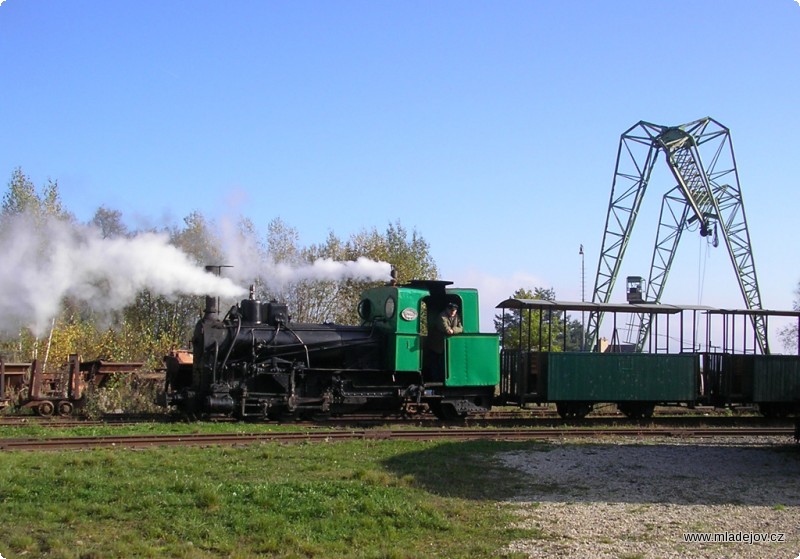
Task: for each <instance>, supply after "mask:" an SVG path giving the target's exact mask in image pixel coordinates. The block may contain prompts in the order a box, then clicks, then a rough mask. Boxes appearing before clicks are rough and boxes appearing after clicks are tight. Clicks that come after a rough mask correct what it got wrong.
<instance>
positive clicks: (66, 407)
mask: <svg viewBox="0 0 800 559" xmlns="http://www.w3.org/2000/svg"><path fill="white" fill-rule="evenodd" d="M73 409H74V406H73V405H72V402H67V401H66V400H62V401H61V402H59V403H58V415H63V416H67V415H72V410H73Z"/></svg>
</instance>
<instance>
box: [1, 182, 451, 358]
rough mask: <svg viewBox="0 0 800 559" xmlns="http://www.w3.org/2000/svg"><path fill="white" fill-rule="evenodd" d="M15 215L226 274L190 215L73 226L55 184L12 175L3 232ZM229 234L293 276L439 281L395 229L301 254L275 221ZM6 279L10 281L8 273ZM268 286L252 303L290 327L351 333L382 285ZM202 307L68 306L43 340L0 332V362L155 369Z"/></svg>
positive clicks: (174, 303)
mask: <svg viewBox="0 0 800 559" xmlns="http://www.w3.org/2000/svg"><path fill="white" fill-rule="evenodd" d="M21 215H24V216H26V218H27V219H32V220H46V219H50V220H58V221H60V222H64V223H68V224H76V225H88V226H92V227H94V228H96V229H97V230H98V231H99V233H100V235H101V236H102V237H103V238H104V239H114V238H121V237H133V236H136V235H138V234H141V233H152V232H157V233H161V234H166V235H168V237H169V242H170V243H171V244H173V245H174V246H175V247H177V248H179V249H180V250H182V251H183V252H184V253H186V254H187V255H188V256H189V257H190V258H191V259H192V260H193V261H195V262H196V263H197V264H198V266H204V265H207V264H224V251H223V239H222V235H221V233H220V228H219V227H218V226H217V224H216V223H214V221H213V220H210V219H209V218H207V217H206V216H205V215H203V214H202V213H201V212H199V211H194V212H191V213H190V214H189V215H187V216H186V217H184V218H183V220H182V222H181V223H180V224H179V225H165V226H163V227H162V228H161V229H156V228H151V229H147V230H132V229H130V228H128V227H127V226H126V224H125V221H124V219H123V218H124V216H123V214H122V212H121V211H119V210H116V209H112V208H108V207H100V208H98V209H97V210H96V211H95V213H94V216H93V217H92V219H91V220H90V221H89V222H88V223H86V224H79V223H78V220H77V219H76V218H75V216H74V215H73V214H72V213H71V212H70V211H69V210H68V208H65V207H64V204H63V202H62V200H61V196H60V193H59V188H58V182H57V181H52V180H48V181H47V183H46V184H45V185H43V186H42V187H41V188H38V189H37V188H36V186H35V185H34V184H33V182H32V181H31V180H30V178H29V177H28V176H26V175H25V173H24V172H23V171H22V169H21V168H17V169H15V170H14V171H13V173H12V176H11V179H10V181H9V183H8V188H7V190H6V192H5V194H4V196H3V200H2V207H0V226H2V225H3V224H4V223H6V222H7V221H9V220H10V219H11V218H13V217H14V216H21ZM235 227H236V232H235V235H236V239H237V241H238V242H239V243H241V244H242V246H246V247H247V250H249V251H251V252H253V253H256V254H252V255H251V256H252V258H253V260H254V261H256V260H258V261H262V260H263V261H269V262H272V263H274V264H276V265H277V264H282V265H285V266H289V267H291V266H303V265H308V264H311V263H313V262H315V261H317V260H319V259H330V260H332V261H336V262H341V261H355V260H356V259H358V258H367V259H370V260H372V261H382V262H389V263H391V264H392V266H393V267H394V268H395V269H396V271H397V275H398V277H399V278H400V280H401V281H406V280H409V279H417V278H418V279H436V278H437V277H438V273H439V272H438V269H437V267H436V263H435V261H434V259H433V257H432V255H431V251H430V245H429V244H428V242H427V241H426V240H425V239H424V238H423V237H422V235H420V234H419V233H418V232H417V231H408V230H407V229H406V228H405V227H404V226H403V225H402V224H401V223H400V222H399V221H397V222H394V223H389V224H388V225H387V227H386V229H385V230H382V231H379V230H378V229H377V228H374V227H373V228H371V229H363V230H361V231H359V232H357V233H354V234H352V235H351V236H350V237H348V238H346V239H343V238H341V237H339V236H337V235H336V234H335V233H334V232H330V233H329V234H328V236H327V238H326V239H325V240H324V241H323V242H321V243H317V244H311V245H308V246H304V245H302V244H301V243H300V240H299V239H300V235H299V232H298V231H297V229H295V228H294V227H292V226H291V225H289V224H288V223H286V222H285V221H283V220H282V219H281V218H280V217H275V218H273V219H272V220H271V221H269V223H268V224H267V225H266V232H265V233H263V234H262V233H260V232H259V230H258V227H257V224H255V223H254V222H253V221H252V220H250V219H248V218H246V217H241V218H240V219H239V220H238V222H237V223H236V225H235ZM30 257H31V258H35V257H36V255H31V256H30ZM77 265H80V264H79V263H77ZM111 272H112V273H113V271H111ZM4 273H8V274H13V273H15V271H14V270H5V272H4ZM265 273H268V272H265ZM267 279H268V278H260V277H254V278H253V282H254V288H255V295H256V297H257V298H259V299H261V300H263V301H267V300H280V301H283V302H286V303H287V304H288V305H289V308H290V312H291V315H292V319H293V320H295V321H298V322H300V321H302V322H306V321H307V322H337V323H341V324H357V323H358V316H357V310H356V309H357V303H358V297H359V293H360V292H361V291H362V290H363V289H365V288H367V287H370V286H371V285H374V284H377V283H380V282H369V281H365V280H358V279H341V280H314V279H304V280H298V281H292V282H289V283H286V284H282V285H279V286H277V287H275V286H274V285H272V284H271V283H270V282H269V281H266V280H267ZM262 280H263V281H262ZM98 281H102V280H98ZM4 296H5V297H9V298H13V297H14V296H15V295H14V294H13V293H5V294H4ZM204 303H205V301H204V298H203V297H202V296H178V297H165V296H160V295H157V294H155V293H153V292H151V291H148V290H146V289H144V290H141V291H140V292H138V293H137V294H136V298H135V301H134V302H133V303H132V304H130V305H127V306H125V307H124V308H123V309H121V310H119V311H115V312H112V313H107V312H103V313H99V312H96V311H95V309H94V308H93V305H92V304H91V302H82V301H77V300H71V299H70V298H68V297H65V298H64V300H63V301H62V302H61V309H60V312H59V313H58V314H57V316H55V317H54V318H53V320H52V324H51V327H50V329H49V332H47V334H46V335H40V336H35V335H34V334H33V333H32V332H31V331H30V330H28V329H27V328H21V329H20V330H19V331H13V332H3V333H2V338H1V339H0V354H1V355H2V356H3V358H4V359H5V361H6V362H14V361H19V362H27V361H29V360H31V359H39V360H42V361H44V362H46V363H49V364H50V365H51V366H53V367H57V366H59V365H60V364H62V363H64V362H66V360H67V357H68V356H69V354H71V353H79V354H80V355H81V356H82V357H83V358H84V359H107V360H113V361H120V362H126V361H132V362H139V361H142V362H145V363H146V364H147V365H148V366H151V367H157V366H159V365H160V358H161V356H163V355H166V353H167V352H169V351H170V350H172V349H176V348H182V347H188V346H189V344H190V340H191V335H192V330H193V327H194V324H195V322H196V321H197V319H198V318H199V317H200V314H201V312H202V310H203V307H204Z"/></svg>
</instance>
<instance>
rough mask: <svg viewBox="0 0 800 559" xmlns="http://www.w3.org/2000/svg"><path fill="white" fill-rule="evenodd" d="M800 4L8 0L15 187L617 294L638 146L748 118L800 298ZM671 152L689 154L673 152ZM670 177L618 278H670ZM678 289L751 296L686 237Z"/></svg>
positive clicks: (6, 158) (4, 48)
mask: <svg viewBox="0 0 800 559" xmlns="http://www.w3.org/2000/svg"><path fill="white" fill-rule="evenodd" d="M799 65H800V5H798V3H797V2H796V1H795V0H761V1H758V2H754V1H751V0H724V1H723V0H700V1H698V0H675V1H672V2H668V3H667V2H658V3H656V2H647V1H642V0H635V1H634V0H630V1H623V0H620V1H607V2H595V1H588V0H587V1H583V0H576V1H572V2H563V1H544V0H542V1H534V0H529V1H524V2H520V1H504V2H478V1H465V0H460V1H444V0H443V1H434V2H430V1H429V2H415V1H402V2H399V1H398V2H379V1H371V2H366V1H364V2H359V1H291V2H289V1H285V2H270V1H234V2H219V1H217V2H211V1H206V0H194V1H191V2H189V1H169V2H156V1H155V0H149V1H144V2H142V1H138V2H132V1H126V0H117V1H113V2H108V1H102V0H79V1H52V0H51V1H37V0H24V1H23V0H5V1H4V2H2V3H0V76H1V77H2V84H3V85H2V89H0V91H1V92H2V93H1V95H2V103H1V104H0V179H1V180H3V181H4V182H6V183H7V181H8V179H10V177H11V173H12V171H13V169H14V168H16V167H22V169H23V171H24V172H25V173H26V174H27V175H28V176H29V177H30V178H31V179H32V180H33V181H34V182H35V183H36V184H37V185H42V184H44V183H45V182H46V180H47V179H48V178H51V179H55V180H58V183H59V187H60V191H61V194H62V197H63V200H64V202H65V204H66V206H67V207H68V208H69V209H70V210H71V211H72V212H74V213H75V214H76V215H77V217H78V218H79V219H81V220H89V219H90V218H91V217H92V215H93V214H94V212H95V210H96V209H97V208H98V207H100V206H106V207H109V208H112V209H117V210H119V211H121V212H122V213H123V215H124V217H125V219H126V221H128V222H129V223H130V224H131V225H132V226H136V225H137V224H142V223H150V224H152V223H178V222H179V221H180V220H181V219H182V218H183V217H184V216H186V215H188V214H189V213H190V212H192V211H196V210H197V211H200V212H202V213H204V214H205V215H206V216H208V217H210V218H214V219H216V220H220V219H222V218H223V217H225V216H226V215H227V216H238V215H245V216H247V217H249V218H251V219H252V220H253V221H254V222H255V223H256V224H257V225H259V226H261V227H264V228H265V227H266V224H267V223H268V222H269V221H270V220H272V219H273V218H276V217H280V218H281V219H283V220H284V221H285V222H286V223H288V224H289V225H291V226H293V227H295V228H296V229H297V230H298V231H299V232H300V236H301V241H302V242H303V243H304V244H311V243H316V242H322V241H324V239H325V237H326V235H327V234H328V232H329V231H333V232H334V233H336V234H337V236H339V237H342V238H347V237H349V236H350V234H352V233H355V232H357V231H360V230H362V229H364V228H372V227H377V228H378V229H379V230H383V229H384V228H385V227H386V226H387V225H388V223H389V222H395V221H400V223H401V224H402V225H403V226H405V227H406V228H407V229H409V230H414V229H416V230H417V231H418V232H419V233H420V234H421V235H422V236H423V237H424V238H425V239H426V240H427V241H428V242H429V243H430V245H431V249H432V254H433V257H434V258H435V260H436V262H437V264H438V265H439V267H440V271H441V275H442V277H443V279H449V280H452V281H454V282H455V283H456V284H458V285H460V286H465V287H469V286H475V287H479V288H480V289H481V290H482V298H483V303H484V307H485V308H486V309H489V310H488V311H486V310H485V311H484V312H491V308H492V307H493V306H494V305H495V304H496V303H497V302H498V301H500V300H501V299H503V298H505V297H507V296H510V295H511V293H512V292H513V291H514V290H515V289H517V288H518V287H527V288H532V287H552V288H554V289H555V291H556V294H557V296H558V298H560V299H566V300H580V298H581V259H580V256H579V254H578V248H579V246H580V245H581V244H583V245H584V249H585V253H586V255H585V270H586V271H585V277H586V280H585V281H586V288H585V291H586V297H587V299H590V298H591V289H592V287H593V285H594V276H595V272H596V268H597V262H598V258H599V252H600V248H601V243H602V235H603V229H604V225H605V218H606V213H607V210H608V203H609V194H610V191H611V181H612V178H613V173H614V165H615V162H616V154H617V148H618V145H619V137H620V134H622V133H623V132H624V131H625V130H627V129H628V128H630V127H631V126H633V125H634V124H636V123H637V122H638V121H640V120H646V121H649V122H653V123H657V124H664V125H678V124H683V123H686V122H690V121H693V120H696V119H699V118H703V117H706V116H710V117H712V118H714V119H716V120H718V121H719V122H721V123H722V124H723V125H725V126H727V127H728V128H730V130H731V135H732V139H733V146H734V149H735V153H736V161H737V166H738V170H739V177H740V183H741V187H742V192H743V196H744V202H745V209H746V212H747V218H748V223H749V228H750V234H751V239H752V243H753V247H754V256H755V263H756V270H757V274H758V279H759V283H760V286H761V292H762V301H763V304H764V306H765V307H769V308H789V307H790V306H791V304H792V301H793V300H794V299H795V294H794V291H795V289H796V287H797V285H798V281H799V280H800V259H798V256H800V241H798V235H797V233H796V220H797V210H798V202H800V195H798V177H800V168H798V167H799V166H800V163H798V162H799V161H800V157H798V155H797V141H796V138H797V131H798V130H800V110H798V102H800V87H799V85H800V71H798V70H800V68H798V66H799ZM662 164H663V161H662ZM662 171H663V170H658V169H657V170H656V173H655V174H654V176H653V180H652V181H651V184H650V186H649V188H648V193H647V198H646V200H645V204H644V207H643V208H642V212H641V214H640V217H639V220H638V222H637V227H636V229H635V231H634V236H633V238H632V240H631V245H630V248H629V251H628V254H627V255H626V256H625V259H624V263H623V268H622V271H621V278H622V281H619V282H618V286H617V287H618V290H616V291H615V293H616V292H617V291H619V295H618V296H615V298H614V299H615V300H622V299H623V298H624V296H623V295H622V293H621V290H620V289H621V287H622V283H624V277H625V276H626V275H643V276H647V273H648V268H649V265H650V256H651V252H652V247H653V243H654V240H655V231H656V225H657V220H658V208H659V204H660V199H661V196H662V194H663V193H665V192H666V191H667V190H669V189H670V188H672V186H673V183H672V182H671V180H670V179H669V178H668V176H667V173H666V171H663V172H662ZM664 302H667V303H674V304H681V303H702V304H708V305H716V306H730V307H742V306H743V303H742V301H741V296H740V295H739V292H738V287H737V285H736V282H735V276H734V273H733V269H732V266H731V264H730V260H729V258H728V256H727V254H726V253H725V252H724V249H723V248H722V247H720V248H718V249H715V250H708V249H707V246H706V243H705V241H704V240H701V239H700V238H699V236H689V235H687V236H685V237H684V239H683V241H682V245H681V247H680V250H679V254H678V259H677V261H676V262H675V264H674V267H673V273H672V275H671V276H670V278H669V281H668V283H667V288H666V291H665V296H664Z"/></svg>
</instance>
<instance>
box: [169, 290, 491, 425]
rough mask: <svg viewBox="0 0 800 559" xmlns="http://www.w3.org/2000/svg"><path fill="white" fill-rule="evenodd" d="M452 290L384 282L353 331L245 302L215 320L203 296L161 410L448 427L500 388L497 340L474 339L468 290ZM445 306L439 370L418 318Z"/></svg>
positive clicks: (472, 293) (473, 298)
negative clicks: (421, 415)
mask: <svg viewBox="0 0 800 559" xmlns="http://www.w3.org/2000/svg"><path fill="white" fill-rule="evenodd" d="M451 283H452V282H447V281H433V280H431V281H427V280H415V281H412V282H410V283H407V284H403V285H396V284H394V283H393V282H392V283H390V284H387V285H384V286H379V287H374V288H371V289H368V290H366V291H365V292H364V293H363V294H362V296H361V300H360V302H359V305H358V312H359V316H360V318H361V325H360V326H345V325H337V324H310V323H295V322H293V321H292V320H291V316H290V314H289V309H288V308H287V306H286V305H284V304H280V303H277V302H274V301H271V302H266V303H263V302H261V301H259V300H257V299H256V298H255V297H254V295H253V292H252V290H251V295H250V298H249V299H244V300H242V301H241V302H240V303H239V304H238V305H234V306H233V307H232V308H231V309H230V310H229V311H228V312H227V313H226V314H225V315H224V316H222V317H221V316H220V311H219V301H218V300H217V299H215V298H213V297H207V298H206V309H205V312H204V316H203V318H202V319H201V320H200V321H199V322H198V323H197V325H196V327H195V331H194V336H193V341H192V346H193V351H192V353H193V359H192V363H191V364H188V363H184V364H180V363H176V362H173V363H172V364H170V362H168V363H167V394H168V402H169V403H170V404H171V405H173V406H175V407H176V408H177V409H178V410H179V411H181V412H183V413H184V414H186V415H187V416H190V417H209V416H230V417H235V418H270V419H277V418H280V417H283V416H287V415H291V416H313V415H318V414H330V415H337V414H345V413H358V412H370V411H372V412H382V413H391V412H397V413H402V412H416V411H420V410H421V409H425V408H429V409H430V410H432V411H433V412H434V413H435V414H436V415H437V416H438V417H440V418H444V419H451V418H457V417H462V416H465V415H467V414H468V413H474V412H482V411H488V410H489V409H490V407H491V405H492V400H493V397H494V391H495V387H496V385H497V384H498V383H499V374H500V372H499V367H500V366H499V359H498V355H499V338H498V336H497V335H496V334H482V333H480V332H479V331H478V328H479V326H478V325H479V316H478V312H479V311H478V292H477V291H476V290H475V289H455V288H448V286H449V285H451ZM451 303H453V304H455V305H457V307H458V312H459V314H460V316H461V318H462V323H463V328H464V331H463V333H462V334H459V335H458V336H452V337H448V338H446V339H445V352H444V364H443V365H444V371H443V376H442V375H441V374H440V373H439V370H440V367H435V366H433V363H434V362H435V360H436V358H437V356H435V355H433V354H432V348H431V347H429V345H430V344H426V342H427V341H428V336H427V334H428V324H427V318H428V317H436V316H438V315H439V313H440V312H441V311H442V310H443V309H444V308H445V307H446V306H447V305H448V304H451Z"/></svg>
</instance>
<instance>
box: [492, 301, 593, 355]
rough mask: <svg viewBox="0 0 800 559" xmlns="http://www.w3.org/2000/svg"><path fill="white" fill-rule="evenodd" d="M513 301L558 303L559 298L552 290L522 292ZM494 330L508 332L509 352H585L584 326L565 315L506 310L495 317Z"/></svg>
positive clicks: (504, 339)
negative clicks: (528, 300) (583, 348)
mask: <svg viewBox="0 0 800 559" xmlns="http://www.w3.org/2000/svg"><path fill="white" fill-rule="evenodd" d="M511 298H512V299H541V300H544V301H555V300H556V294H555V291H554V290H553V289H552V288H550V289H545V288H541V287H536V288H534V289H533V290H530V289H525V288H520V289H517V290H516V291H515V292H514V294H513V295H512V296H511ZM565 322H566V338H565V335H564V331H565V330H564V326H565ZM494 326H495V330H496V331H497V332H498V333H501V332H504V338H503V344H504V348H505V349H517V348H519V347H523V348H528V347H529V348H530V349H532V350H534V351H579V350H580V348H581V335H582V331H583V328H582V326H581V323H580V321H578V320H570V319H569V317H568V316H567V315H566V313H565V312H564V311H551V310H542V311H540V310H527V309H506V311H505V313H500V314H497V315H495V317H494Z"/></svg>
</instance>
